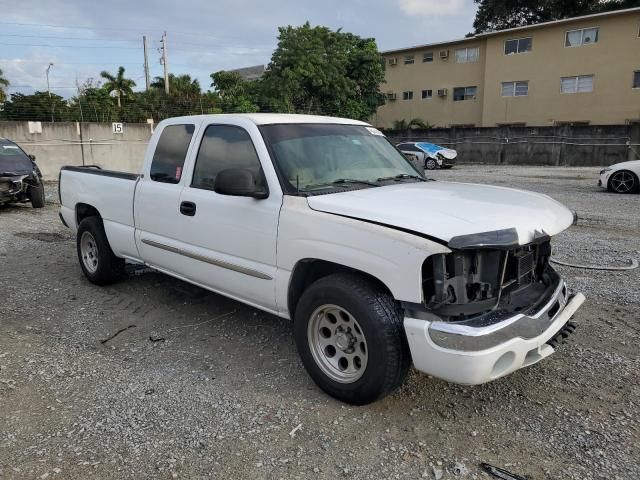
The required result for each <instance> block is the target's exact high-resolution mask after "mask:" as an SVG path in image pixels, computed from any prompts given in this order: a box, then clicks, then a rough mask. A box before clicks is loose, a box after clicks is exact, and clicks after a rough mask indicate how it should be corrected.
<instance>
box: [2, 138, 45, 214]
mask: <svg viewBox="0 0 640 480" xmlns="http://www.w3.org/2000/svg"><path fill="white" fill-rule="evenodd" d="M35 160H36V158H35V157H34V156H33V155H27V153H26V152H25V151H24V150H22V148H20V147H19V146H18V145H16V144H15V143H13V142H12V141H11V140H7V139H6V138H0V205H5V204H7V203H27V202H31V205H32V206H33V208H42V207H44V183H43V181H42V173H41V172H40V169H39V168H38V166H37V165H36V161H35Z"/></svg>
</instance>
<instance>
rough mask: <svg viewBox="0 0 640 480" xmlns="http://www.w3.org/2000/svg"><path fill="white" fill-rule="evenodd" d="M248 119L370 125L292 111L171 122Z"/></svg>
mask: <svg viewBox="0 0 640 480" xmlns="http://www.w3.org/2000/svg"><path fill="white" fill-rule="evenodd" d="M241 118H242V119H246V120H249V121H251V122H253V123H255V124H256V125H270V124H277V123H329V124H336V123H337V124H344V125H364V126H369V124H368V123H366V122H361V121H360V120H352V119H350V118H339V117H325V116H320V115H297V114H291V113H223V114H215V115H191V116H185V117H173V118H171V119H168V120H171V123H174V122H175V121H179V120H182V121H184V120H191V121H203V120H204V121H207V120H209V121H212V122H215V121H216V120H217V121H220V120H237V119H241Z"/></svg>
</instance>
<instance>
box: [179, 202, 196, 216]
mask: <svg viewBox="0 0 640 480" xmlns="http://www.w3.org/2000/svg"><path fill="white" fill-rule="evenodd" d="M180 213H181V214H183V215H186V216H187V217H193V216H194V215H195V214H196V204H195V203H193V202H182V203H181V204H180Z"/></svg>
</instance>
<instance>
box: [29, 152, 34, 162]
mask: <svg viewBox="0 0 640 480" xmlns="http://www.w3.org/2000/svg"><path fill="white" fill-rule="evenodd" d="M28 157H29V158H30V159H31V161H32V162H35V161H36V156H35V155H34V154H32V153H30V154H29V155H28Z"/></svg>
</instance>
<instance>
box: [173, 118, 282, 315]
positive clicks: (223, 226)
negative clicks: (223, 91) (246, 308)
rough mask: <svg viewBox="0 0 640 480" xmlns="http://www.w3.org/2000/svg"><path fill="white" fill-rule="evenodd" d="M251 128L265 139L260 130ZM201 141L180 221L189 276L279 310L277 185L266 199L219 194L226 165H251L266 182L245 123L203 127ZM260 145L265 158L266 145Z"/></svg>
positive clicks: (184, 196)
mask: <svg viewBox="0 0 640 480" xmlns="http://www.w3.org/2000/svg"><path fill="white" fill-rule="evenodd" d="M251 127H253V128H252V131H253V134H254V136H255V138H256V140H258V141H260V142H262V141H261V137H260V136H259V135H260V134H259V133H258V131H257V128H256V127H255V126H253V125H252V126H251ZM247 128H249V126H248V127H247ZM199 143H200V144H199V145H198V147H197V150H194V154H195V161H194V162H190V163H191V165H192V168H190V171H189V172H188V173H187V175H189V176H190V178H189V179H188V180H189V181H188V182H186V183H185V187H184V189H183V190H182V192H181V197H180V203H181V205H189V206H190V208H192V211H189V212H183V214H181V215H180V220H181V221H180V223H179V228H180V236H181V238H182V239H183V240H184V244H183V249H184V253H185V255H184V257H185V258H184V259H183V261H184V262H185V267H187V266H188V270H189V277H190V278H192V279H193V280H195V281H196V282H198V283H200V284H202V285H205V286H207V287H209V288H211V289H213V290H215V291H218V292H221V293H224V294H226V295H228V296H231V297H234V298H237V299H239V300H243V301H245V302H247V303H250V304H253V305H257V306H260V307H262V308H266V309H269V310H276V306H275V285H274V284H275V281H274V278H275V273H276V237H277V227H278V215H279V212H280V207H281V204H282V194H281V191H280V189H279V185H277V186H275V185H271V188H270V189H269V197H268V198H265V199H255V198H249V197H240V196H230V195H220V194H218V193H216V192H215V191H214V183H215V179H216V175H217V174H218V173H219V172H220V171H222V170H225V169H227V168H246V169H250V170H252V171H253V172H254V174H255V175H256V176H257V177H258V178H260V179H262V180H261V181H264V182H265V185H266V183H267V180H266V178H265V175H264V170H263V166H262V164H261V161H260V158H259V156H258V154H257V151H256V146H255V144H254V141H253V140H252V137H251V135H250V133H249V132H248V131H247V129H245V128H243V127H241V126H236V125H208V126H206V127H204V126H203V127H202V135H201V140H200V142H199ZM261 148H262V150H264V155H265V156H267V155H268V154H267V153H266V149H265V147H264V144H262V145H261ZM265 162H270V160H268V159H265ZM268 166H270V163H269V165H268Z"/></svg>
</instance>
